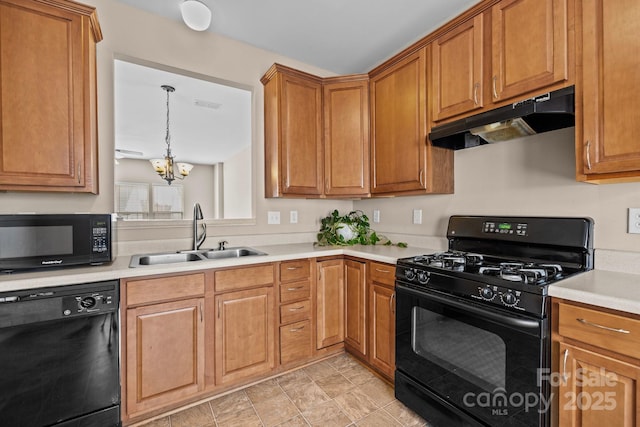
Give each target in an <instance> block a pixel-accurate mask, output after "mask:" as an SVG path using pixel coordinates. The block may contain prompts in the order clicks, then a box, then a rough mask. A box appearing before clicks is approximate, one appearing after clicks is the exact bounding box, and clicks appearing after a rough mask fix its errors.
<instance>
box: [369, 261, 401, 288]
mask: <svg viewBox="0 0 640 427" xmlns="http://www.w3.org/2000/svg"><path fill="white" fill-rule="evenodd" d="M395 275H396V267H395V266H394V265H391V264H381V263H379V262H369V277H371V279H373V280H375V281H376V282H380V283H383V284H385V285H389V286H394V285H395Z"/></svg>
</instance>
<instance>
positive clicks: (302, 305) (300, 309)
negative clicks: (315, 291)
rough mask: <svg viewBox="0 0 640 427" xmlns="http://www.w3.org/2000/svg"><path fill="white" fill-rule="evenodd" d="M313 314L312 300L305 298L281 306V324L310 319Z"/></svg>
mask: <svg viewBox="0 0 640 427" xmlns="http://www.w3.org/2000/svg"><path fill="white" fill-rule="evenodd" d="M310 314H311V300H309V299H308V300H304V301H299V302H294V303H291V304H286V305H283V306H281V307H280V324H283V325H284V324H287V323H291V322H298V321H300V320H305V319H309V316H310Z"/></svg>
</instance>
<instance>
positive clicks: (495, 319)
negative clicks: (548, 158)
mask: <svg viewBox="0 0 640 427" xmlns="http://www.w3.org/2000/svg"><path fill="white" fill-rule="evenodd" d="M447 239H448V250H447V251H446V252H440V253H433V254H424V255H420V256H416V257H410V258H402V259H399V260H398V262H397V266H396V298H397V300H396V301H397V304H396V379H395V383H396V389H395V390H396V397H397V398H398V399H399V400H400V401H402V402H403V403H405V404H406V405H407V406H409V407H410V408H412V409H413V410H414V411H416V412H417V413H419V414H420V415H422V416H423V417H424V418H425V419H427V421H429V422H430V423H431V424H432V425H434V426H436V427H437V426H451V425H456V426H474V427H476V426H491V427H498V426H529V427H546V426H548V425H550V412H549V401H550V397H551V396H550V393H551V388H550V385H549V382H548V380H547V377H545V375H548V374H549V370H550V368H551V355H550V345H551V339H550V335H551V330H550V319H549V318H548V316H549V313H548V307H549V301H548V296H547V291H548V287H549V285H552V284H553V283H557V282H559V281H561V280H564V279H566V278H567V277H570V276H573V275H575V274H579V273H581V272H584V271H587V270H590V269H592V268H593V243H592V242H593V221H592V220H591V219H590V218H561V217H557V218H550V217H507V216H504V217H488V216H452V217H451V218H450V219H449V225H448V229H447ZM487 402H490V404H487Z"/></svg>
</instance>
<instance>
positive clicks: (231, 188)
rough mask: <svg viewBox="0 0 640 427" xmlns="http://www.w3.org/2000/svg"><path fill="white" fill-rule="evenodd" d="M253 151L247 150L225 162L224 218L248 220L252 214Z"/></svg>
mask: <svg viewBox="0 0 640 427" xmlns="http://www.w3.org/2000/svg"><path fill="white" fill-rule="evenodd" d="M252 175H253V171H252V170H251V149H250V148H246V149H244V150H242V151H240V152H238V153H236V154H235V155H234V156H233V157H230V158H228V159H227V160H226V161H225V162H224V195H225V197H224V199H225V200H224V217H225V218H246V217H247V214H246V213H247V212H249V213H250V212H251V203H250V201H251V196H250V194H248V192H247V190H246V189H249V188H251V178H252ZM238 192H240V194H238Z"/></svg>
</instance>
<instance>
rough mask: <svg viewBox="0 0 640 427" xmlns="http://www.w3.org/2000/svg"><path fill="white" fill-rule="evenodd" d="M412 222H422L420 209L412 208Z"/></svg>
mask: <svg viewBox="0 0 640 427" xmlns="http://www.w3.org/2000/svg"><path fill="white" fill-rule="evenodd" d="M413 223H414V224H422V209H414V210H413Z"/></svg>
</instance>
